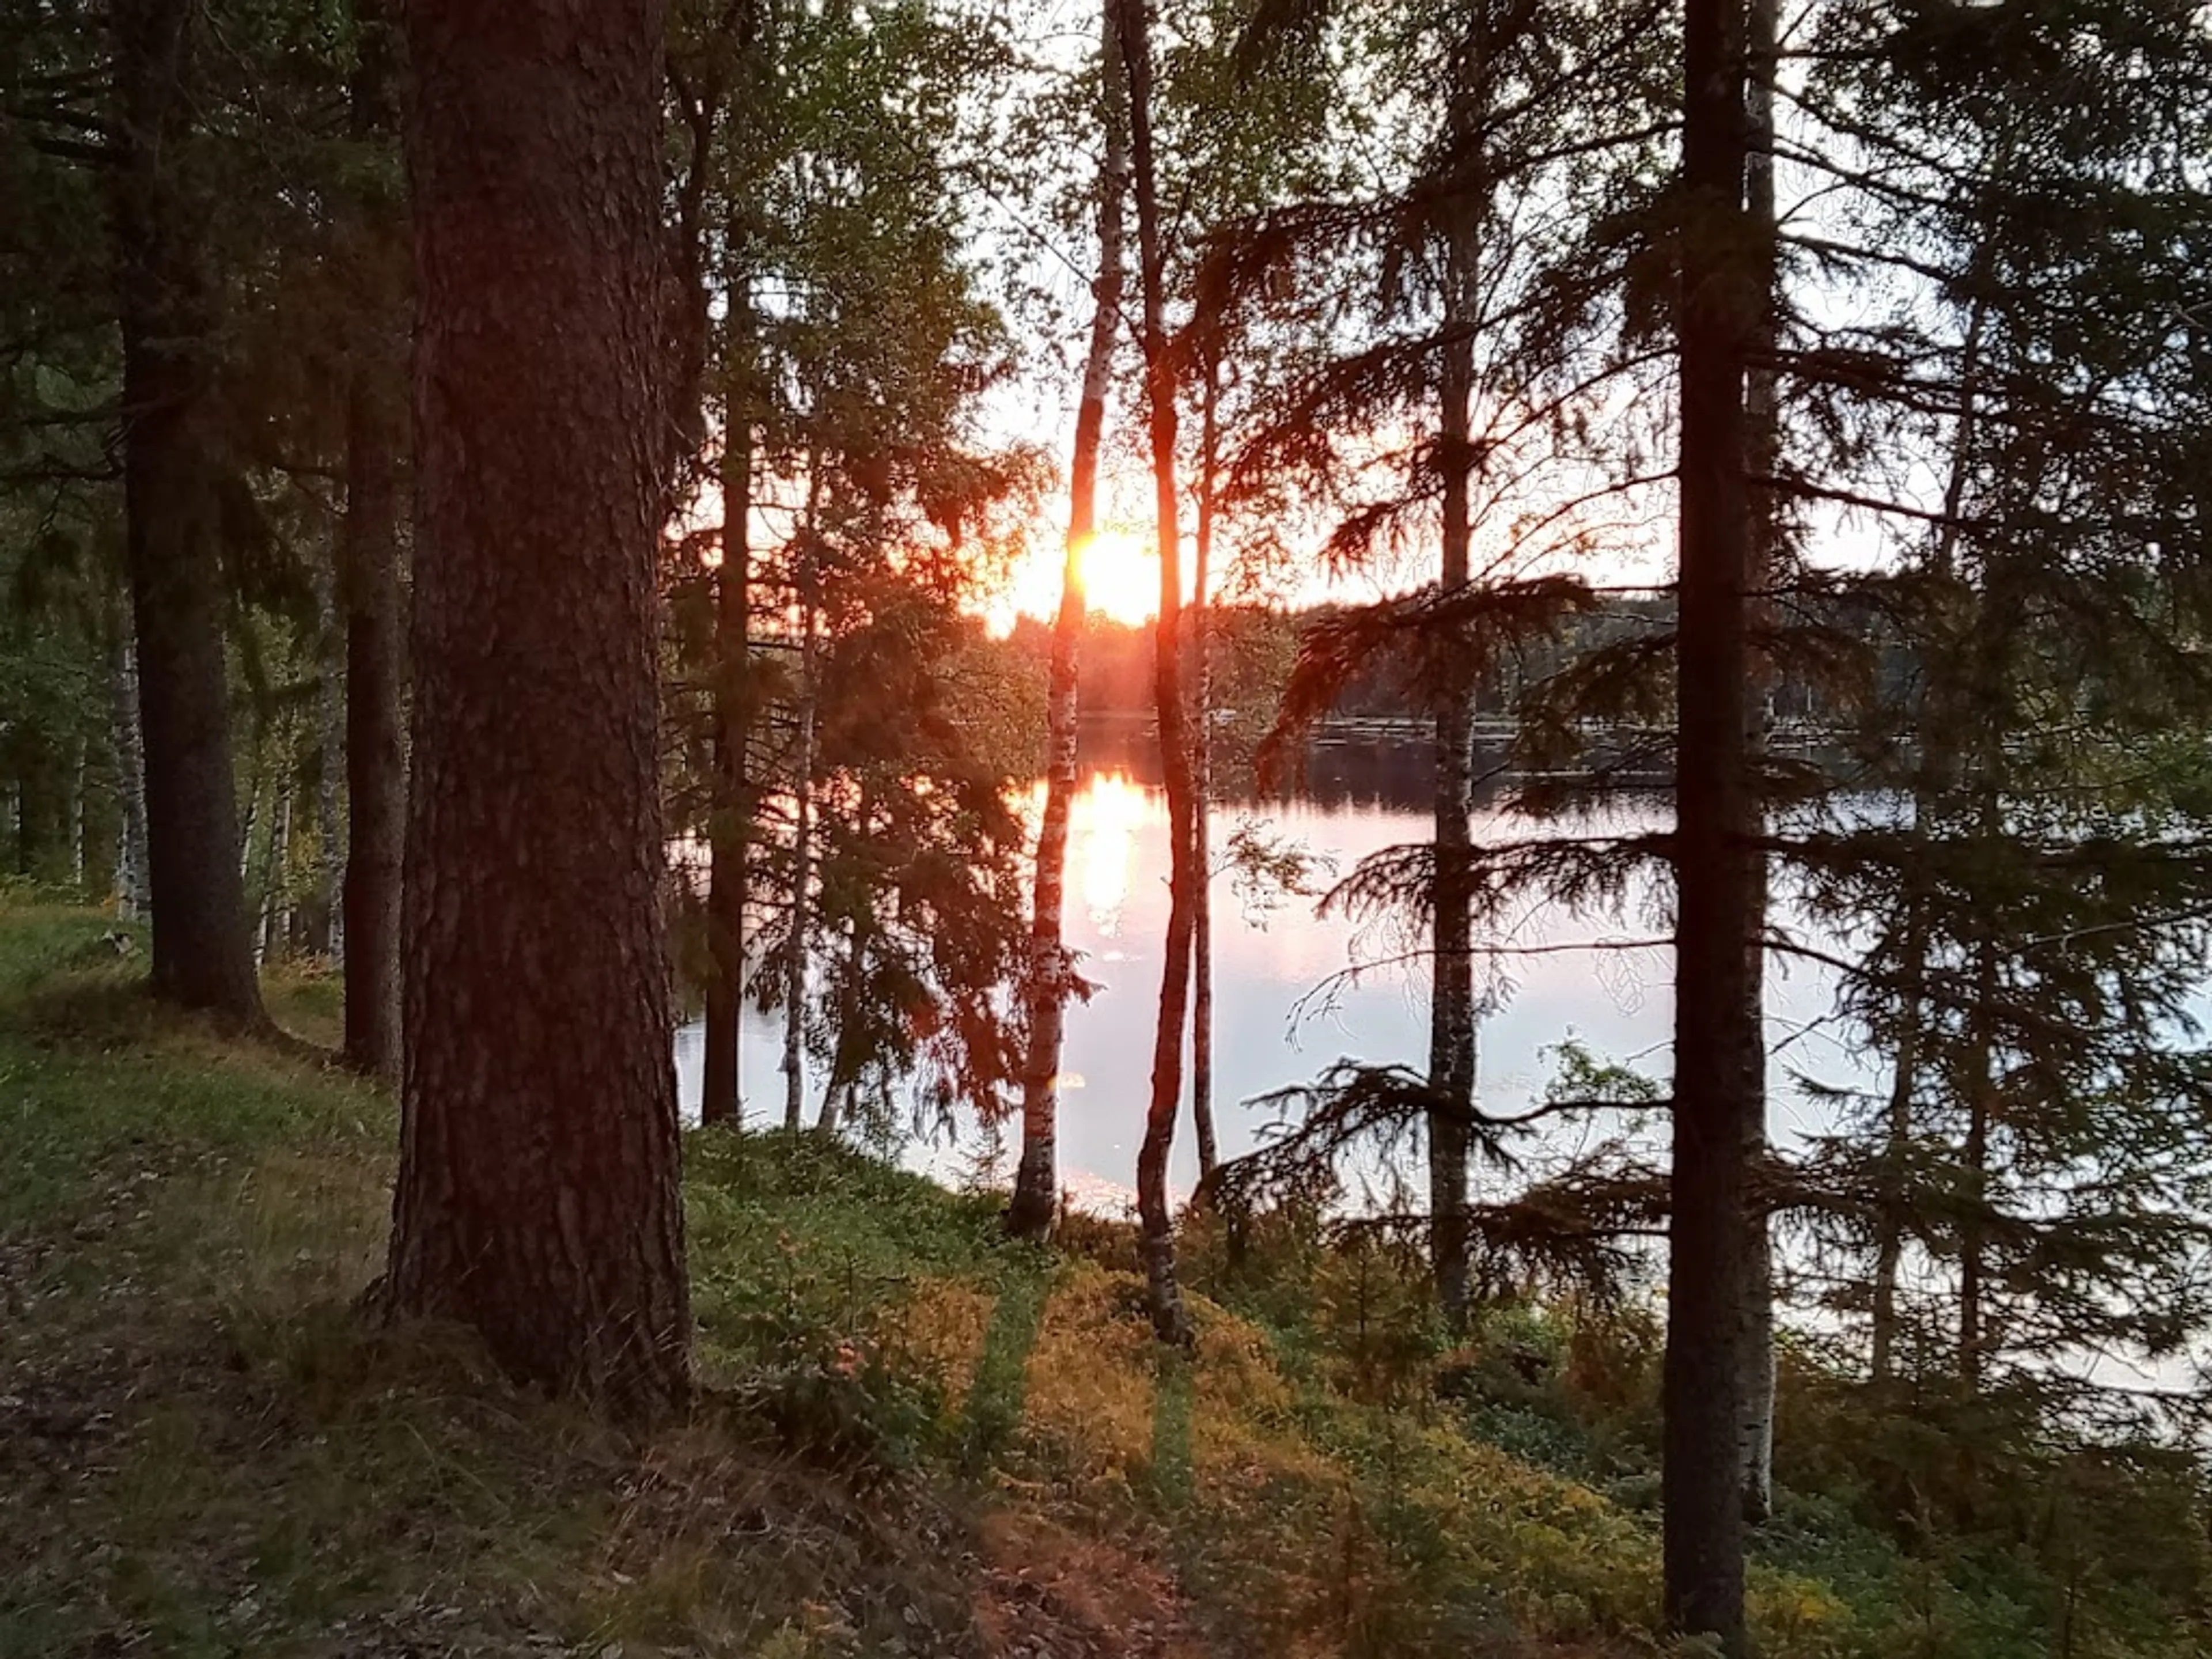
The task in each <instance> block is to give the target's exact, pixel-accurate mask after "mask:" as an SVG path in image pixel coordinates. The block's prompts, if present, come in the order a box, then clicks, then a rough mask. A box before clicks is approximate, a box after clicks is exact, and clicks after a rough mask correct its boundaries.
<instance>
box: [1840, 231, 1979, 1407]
mask: <svg viewBox="0 0 2212 1659" xmlns="http://www.w3.org/2000/svg"><path fill="white" fill-rule="evenodd" d="M1985 263H1986V255H1985V254H1984V255H1981V256H1978V258H1977V259H1976V264H1977V266H1981V265H1983V264H1985ZM1987 320H1988V304H1987V301H1986V300H1985V299H1984V297H1983V296H1982V291H1981V287H1980V285H1979V284H1976V287H1975V298H1974V301H1973V303H1972V309H1971V310H1970V312H1969V313H1968V315H1967V322H1966V337H1965V340H1964V342H1963V345H1962V349H1961V353H1960V398H1959V425H1958V430H1957V432H1956V434H1955V435H1954V439H1953V442H1952V453H1951V466H1950V476H1949V477H1948V480H1947V481H1946V483H1945V484H1944V489H1943V519H1944V523H1943V527H1942V530H1941V531H1940V532H1938V533H1937V536H1936V542H1935V544H1934V546H1933V547H1932V548H1931V549H1930V550H1929V568H1930V570H1931V572H1932V573H1933V574H1935V575H1936V577H1937V578H1938V579H1940V580H1948V579H1949V578H1950V577H1951V575H1952V574H1954V567H1955V562H1956V557H1957V552H1958V529H1957V526H1958V521H1959V514H1960V509H1961V508H1962V507H1964V505H1965V501H1966V484H1967V481H1968V479H1969V477H1970V476H1971V474H1972V465H1973V452H1974V446H1975V435H1976V427H1977V420H1976V415H1977V405H1978V389H1979V380H1980V363H1981V351H1982V335H1983V331H1984V328H1985V326H1986V325H1987ZM1919 718H1920V724H1921V731H1920V733H1919V738H1920V748H1921V757H1920V765H1919V768H1918V775H1917V778H1916V779H1915V781H1914V785H1913V792H1912V822H1913V827H1914V829H1915V832H1916V833H1917V834H1925V833H1926V832H1927V831H1928V830H1929V829H1930V827H1931V826H1939V825H1940V823H1941V822H1942V814H1943V804H1944V798H1945V796H1946V795H1947V794H1948V793H1949V792H1950V790H1951V789H1952V788H1953V787H1954V785H1955V782H1956V775H1957V750H1958V744H1959V739H1960V732H1959V730H1958V726H1957V723H1956V721H1955V720H1954V717H1953V715H1952V714H1951V711H1950V703H1949V700H1948V698H1946V697H1926V696H1923V700H1922V704H1921V708H1920V710H1919ZM1921 868H1922V866H1921V864H1920V862H1919V861H1918V860H1915V861H1914V862H1913V863H1912V864H1911V866H1908V867H1907V868H1906V870H1905V872H1903V877H1902V884H1903V889H1904V892H1903V901H1902V902H1903V907H1904V915H1903V918H1902V927H1903V930H1904V931H1903V939H1902V942H1901V945H1900V947H1899V981H1900V988H1899V1010H1898V1029H1897V1036H1896V1058H1895V1061H1894V1069H1893V1072H1892V1073H1891V1080H1890V1092H1889V1101H1888V1103H1887V1109H1886V1110H1885V1111H1884V1113H1883V1116H1882V1164H1881V1182H1880V1191H1879V1194H1878V1198H1877V1210H1876V1213H1875V1261H1874V1286H1873V1309H1872V1314H1871V1324H1872V1331H1871V1352H1870V1354H1869V1362H1868V1364H1869V1371H1870V1372H1871V1374H1872V1376H1873V1378H1874V1380H1875V1382H1876V1383H1885V1382H1887V1381H1888V1380H1889V1379H1890V1377H1891V1376H1893V1374H1894V1372H1895V1368H1896V1346H1897V1334H1898V1312H1897V1292H1898V1274H1899V1269H1900V1267H1901V1266H1902V1264H1903V1260H1904V1254H1905V1205H1906V1200H1907V1198H1908V1196H1909V1194H1908V1191H1907V1182H1906V1176H1905V1171H1906V1166H1907V1160H1908V1159H1909V1158H1910V1157H1911V1147H1912V1135H1913V1110H1912V1109H1913V1102H1914V1100H1915V1099H1916V1098H1917V1094H1918V1091H1919V1086H1920V1073H1921V1066H1922V1049H1923V1045H1924V1043H1925V1041H1926V1024H1927V983H1926V982H1927V975H1928V948H1929V929H1930V927H1931V925H1932V923H1931V919H1930V916H1929V906H1930V904H1931V903H1932V902H1933V896H1932V895H1931V894H1930V893H1929V891H1928V890H1927V884H1926V882H1925V880H1924V879H1923V876H1922V874H1921Z"/></svg>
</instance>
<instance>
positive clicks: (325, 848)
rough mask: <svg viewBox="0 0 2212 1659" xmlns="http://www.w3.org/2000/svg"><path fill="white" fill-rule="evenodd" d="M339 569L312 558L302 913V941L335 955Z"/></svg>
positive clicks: (340, 753) (339, 846)
mask: <svg viewBox="0 0 2212 1659" xmlns="http://www.w3.org/2000/svg"><path fill="white" fill-rule="evenodd" d="M338 574H339V573H338V572H337V569H336V568H333V566H332V564H331V562H327V561H321V560H319V561H317V563H316V581H315V623H316V629H317V634H318V638H319V650H318V651H317V653H316V656H317V659H318V660H317V672H316V677H315V751H316V765H315V899H314V904H313V908H312V910H311V911H310V913H309V915H307V918H306V921H307V928H306V937H305V940H304V943H305V945H306V946H307V949H308V950H309V951H313V952H314V953H315V954H316V955H318V956H322V957H334V956H336V955H337V949H338V945H339V942H340V940H341V939H342V938H343V933H344V930H343V927H342V926H341V925H340V922H339V910H338V895H339V894H340V893H341V892H342V891H343V890H344V884H345V854H344V846H345V842H344V833H343V829H341V828H340V824H339V812H338V799H339V794H340V790H339V783H340V781H341V780H342V779H343V777H344V775H345V684H344V682H345V649H344V629H343V626H342V625H341V623H340V622H339V617H338V591H337V590H338Z"/></svg>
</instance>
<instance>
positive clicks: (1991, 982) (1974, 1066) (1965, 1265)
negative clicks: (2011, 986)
mask: <svg viewBox="0 0 2212 1659" xmlns="http://www.w3.org/2000/svg"><path fill="white" fill-rule="evenodd" d="M1995 821H1996V811H1995V797H1994V795H1991V796H1990V797H1989V798H1988V799H1986V800H1985V803H1984V808H1983V813H1982V823H1983V829H1984V834H1985V835H1987V834H1993V833H1994V829H1993V826H1994V823H1995ZM1997 985H1998V979H1997V945H1996V940H1995V939H1991V938H1984V939H1982V940H1981V941H1980V942H1979V943H1978V945H1976V946H1975V950H1974V1006H1973V1008H1972V1012H1969V1013H1968V1015H1967V1017H1966V1028H1967V1037H1966V1073H1965V1076H1964V1077H1963V1078H1962V1079H1960V1093H1961V1094H1963V1095H1964V1096H1965V1097H1966V1141H1965V1144H1964V1145H1963V1146H1961V1148H1960V1163H1961V1164H1963V1165H1964V1168H1965V1176H1966V1178H1965V1180H1964V1182H1962V1183H1961V1185H1962V1187H1963V1188H1964V1190H1963V1191H1962V1192H1961V1194H1960V1198H1961V1200H1962V1201H1963V1205H1964V1218H1963V1219H1962V1220H1961V1221H1960V1224H1959V1386H1960V1388H1961V1389H1964V1390H1965V1392H1966V1394H1967V1395H1969V1396H1972V1395H1978V1394H1979V1393H1981V1391H1982V1380H1983V1373H1984V1359H1985V1358H1986V1356H1987V1354H1988V1352H1989V1338H1988V1333H1987V1329H1986V1318H1985V1315H1986V1310H1987V1299H1988V1291H1987V1288H1986V1287H1987V1285H1988V1280H1989V1226H1988V1222H1987V1219H1986V1217H1987V1211H1988V1206H1989V1201H1990V1128H1991V1127H1992V1121H1993V1120H1994V1118H1995V1117H1996V1091H1997V1081H1996V998H1997Z"/></svg>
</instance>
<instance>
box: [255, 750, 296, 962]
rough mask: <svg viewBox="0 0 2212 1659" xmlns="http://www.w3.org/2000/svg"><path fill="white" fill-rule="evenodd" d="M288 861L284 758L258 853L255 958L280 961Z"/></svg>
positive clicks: (288, 786) (285, 934)
mask: <svg viewBox="0 0 2212 1659" xmlns="http://www.w3.org/2000/svg"><path fill="white" fill-rule="evenodd" d="M291 861H292V767H291V763H290V757H289V756H286V757H283V760H282V762H281V763H279V765H278V767H277V769H276V804H275V805H274V806H273V807H272V808H271V809H270V814H269V840H268V842H267V844H266V845H265V846H264V848H262V854H261V944H260V949H259V952H258V956H259V959H260V960H261V961H263V962H268V961H270V960H271V959H274V958H281V957H283V954H284V942H285V940H286V939H287V938H289V935H290V931H291V923H292V907H291V903H290V900H289V895H288V893H287V891H286V887H287V883H286V879H285V878H286V876H287V875H288V874H289V871H290V867H291Z"/></svg>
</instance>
